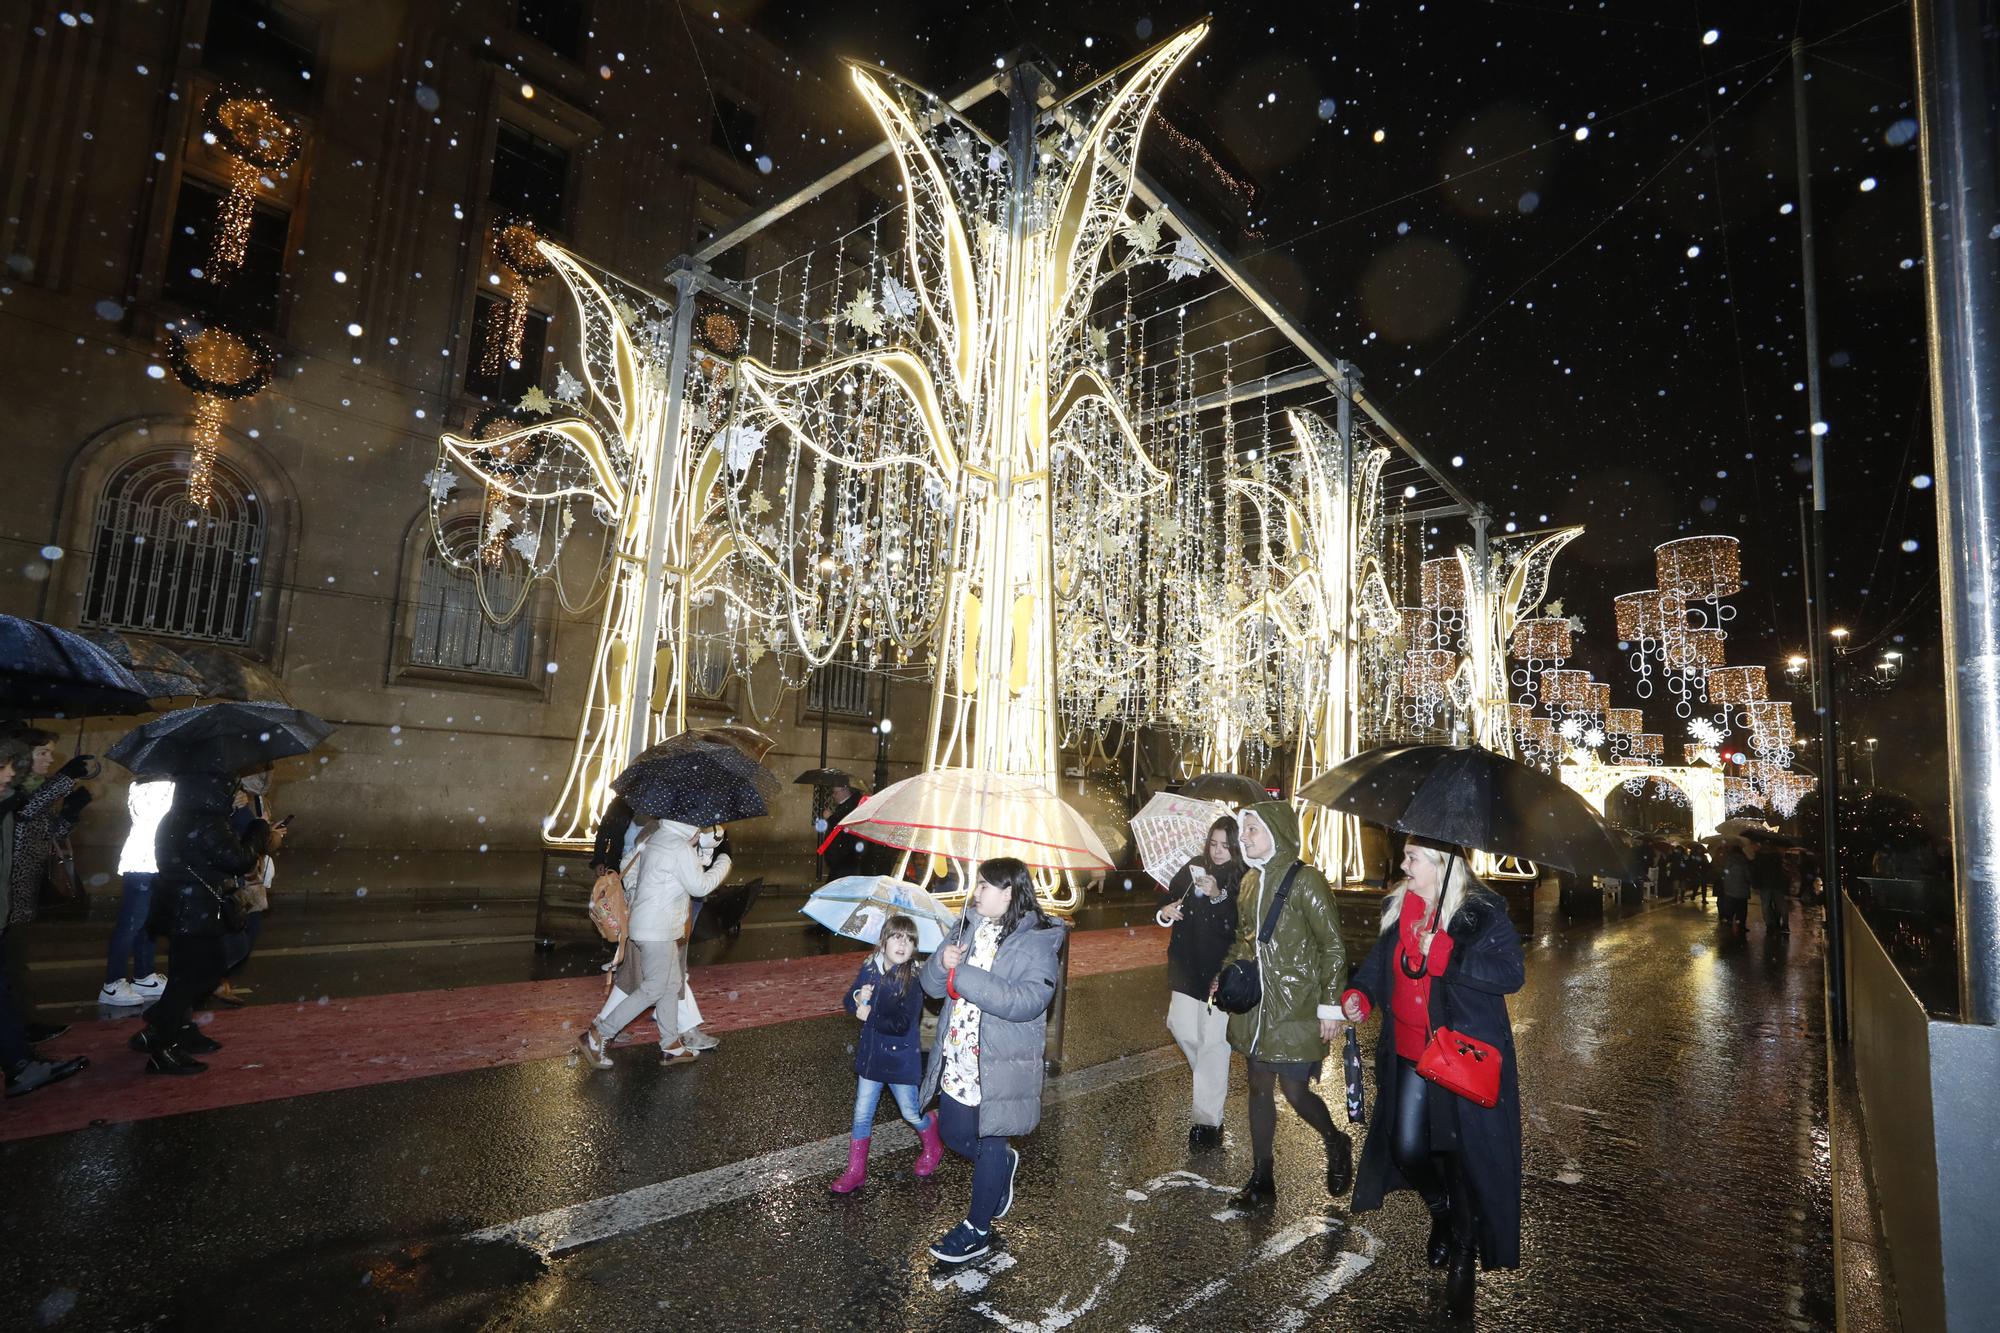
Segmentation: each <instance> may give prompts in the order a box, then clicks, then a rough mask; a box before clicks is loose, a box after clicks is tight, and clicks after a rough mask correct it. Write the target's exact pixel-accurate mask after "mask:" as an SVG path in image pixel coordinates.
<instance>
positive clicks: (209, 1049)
mask: <svg viewBox="0 0 2000 1333" xmlns="http://www.w3.org/2000/svg"><path fill="white" fill-rule="evenodd" d="M174 1045H176V1046H178V1047H180V1048H181V1049H182V1050H183V1051H189V1052H192V1053H193V1054H195V1055H214V1054H215V1053H216V1052H217V1051H219V1050H221V1049H222V1043H221V1042H219V1041H217V1040H216V1039H215V1038H213V1037H211V1036H208V1035H207V1034H206V1033H204V1032H203V1031H202V1030H201V1028H200V1027H199V1026H198V1025H196V1024H194V1023H189V1024H187V1025H186V1026H184V1027H182V1028H181V1030H180V1032H179V1034H178V1035H177V1036H175V1038H174Z"/></svg>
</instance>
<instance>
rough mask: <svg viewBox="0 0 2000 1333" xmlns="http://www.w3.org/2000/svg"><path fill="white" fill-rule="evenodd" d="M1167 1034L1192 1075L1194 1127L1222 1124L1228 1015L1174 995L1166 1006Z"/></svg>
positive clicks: (1226, 1086) (1226, 1091)
mask: <svg viewBox="0 0 2000 1333" xmlns="http://www.w3.org/2000/svg"><path fill="white" fill-rule="evenodd" d="M1167 1031H1169V1032H1171V1033H1173V1034H1174V1041H1175V1043H1176V1044H1178V1045H1179V1046H1180V1048H1181V1054H1182V1055H1184V1056H1186V1057H1187V1062H1188V1067H1189V1068H1190V1069H1192V1070H1193V1071H1194V1123H1195V1124H1197V1125H1219V1124H1221V1123H1222V1104H1223V1103H1224V1102H1225V1101H1227V1100H1228V1099H1229V1015H1228V1014H1225V1013H1223V1012H1222V1011H1221V1010H1220V1009H1216V1008H1213V1007H1212V1006H1210V1005H1207V1004H1204V1003H1202V1002H1201V1001H1200V1000H1197V999H1195V998H1194V997H1193V996H1192V995H1183V994H1181V993H1180V992H1179V991H1175V992H1174V996H1173V999H1172V1000H1170V1001H1168V1003H1167Z"/></svg>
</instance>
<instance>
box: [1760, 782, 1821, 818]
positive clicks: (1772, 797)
mask: <svg viewBox="0 0 2000 1333" xmlns="http://www.w3.org/2000/svg"><path fill="white" fill-rule="evenodd" d="M1814 785H1815V782H1814V779H1813V776H1812V774H1810V773H1793V772H1790V771H1788V770H1779V771H1777V772H1773V773H1768V774H1766V775H1765V778H1764V786H1763V794H1764V798H1765V799H1766V800H1767V801H1768V802H1769V803H1770V811H1771V813H1772V814H1774V815H1776V816H1777V817H1778V818H1780V819H1790V818H1791V817H1792V816H1793V815H1794V814H1795V813H1797V811H1798V808H1799V802H1800V801H1802V800H1804V799H1805V798H1806V796H1807V795H1808V794H1810V793H1811V791H1812V789H1813V787H1814Z"/></svg>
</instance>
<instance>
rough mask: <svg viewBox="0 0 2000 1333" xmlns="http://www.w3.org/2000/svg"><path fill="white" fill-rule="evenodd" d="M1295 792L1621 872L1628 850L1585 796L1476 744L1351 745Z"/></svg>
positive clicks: (1426, 833)
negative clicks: (1354, 751)
mask: <svg viewBox="0 0 2000 1333" xmlns="http://www.w3.org/2000/svg"><path fill="white" fill-rule="evenodd" d="M1299 795H1301V796H1303V797H1305V798H1306V799H1307V800H1309V801H1317V802H1319V803H1320V804H1321V805H1325V806H1330V807H1332V808H1333V809H1335V810H1338V811H1341V812H1342V813H1343V814H1350V815H1354V816H1356V817H1358V818H1361V819H1365V820H1368V821H1369V822H1370V823H1374V824H1386V825H1388V826H1389V827H1390V828H1395V829H1401V830H1403V831H1404V832H1405V833H1414V834H1417V835H1418V836H1420V837H1424V838H1429V839H1432V840H1433V841H1436V842H1443V843H1450V844H1453V845H1455V846H1459V847H1476V848H1479V849H1480V850H1481V851H1488V852H1493V853H1496V854H1498V855H1503V856H1518V857H1523V858H1525V859H1528V860H1533V861H1539V862H1541V863H1543V864H1544V865H1552V866H1555V867H1557V868H1558V869H1562V870H1569V871H1573V872H1575V873H1576V874H1579V875H1607V876H1612V877H1623V876H1624V875H1625V874H1627V873H1628V867H1629V859H1628V857H1627V855H1626V853H1625V850H1624V848H1623V847H1621V846H1620V845H1619V843H1618V840H1617V839H1616V838H1614V837H1613V836H1612V835H1611V831H1610V830H1609V829H1607V828H1605V827H1604V821H1603V820H1602V819H1600V818H1598V815H1597V812H1596V811H1595V810H1592V809H1591V808H1590V804H1589V802H1587V801H1585V800H1584V799H1583V797H1582V796H1580V795H1578V794H1577V793H1576V792H1575V791H1572V790H1571V789H1570V788H1568V787H1566V786H1564V785H1563V784H1562V783H1561V782H1560V781H1558V780H1557V779H1555V778H1552V777H1550V776H1549V775H1548V774H1546V773H1543V772H1541V771H1540V770H1538V769H1533V768H1529V767H1528V766H1527V765H1526V764H1523V763H1519V762H1517V761H1515V760H1512V759H1509V758H1507V757H1506V756H1505V755H1501V754H1495V753H1494V752H1493V751H1491V750H1482V749H1480V748H1478V747H1477V746H1469V747H1466V748H1464V749H1453V748H1452V747H1451V746H1448V745H1409V746H1403V747H1392V748H1389V749H1383V750H1370V751H1368V752H1367V753H1366V754H1358V755H1356V756H1354V758H1352V759H1350V760H1348V761H1347V762H1346V763H1344V764H1341V765H1339V766H1338V767H1337V768H1334V769H1331V770H1329V771H1328V772H1325V773H1322V774H1320V775H1319V776H1318V777H1316V778H1314V779H1313V780H1312V781H1311V782H1308V783H1307V784H1306V785H1305V786H1304V787H1302V788H1300V789H1299Z"/></svg>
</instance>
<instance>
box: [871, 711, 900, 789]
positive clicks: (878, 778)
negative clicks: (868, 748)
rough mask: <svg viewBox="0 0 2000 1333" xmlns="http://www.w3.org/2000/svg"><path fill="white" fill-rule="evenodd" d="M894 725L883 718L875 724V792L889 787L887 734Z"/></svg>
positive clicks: (893, 728)
mask: <svg viewBox="0 0 2000 1333" xmlns="http://www.w3.org/2000/svg"><path fill="white" fill-rule="evenodd" d="M895 726H896V724H895V723H893V722H891V721H890V720H889V719H888V718H886V717H885V718H883V719H882V720H881V721H880V722H877V723H876V724H875V790H876V791H881V790H882V788H884V787H886V786H888V785H889V733H890V732H891V731H893V730H895Z"/></svg>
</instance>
